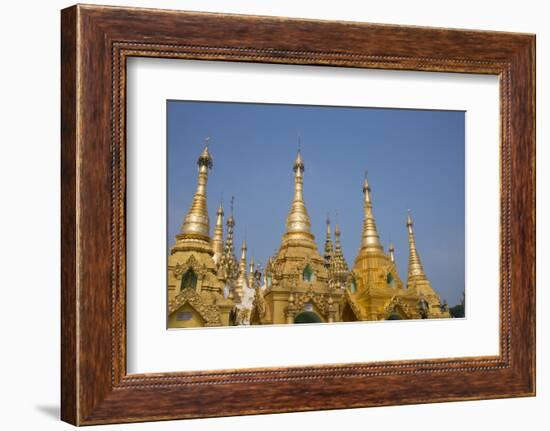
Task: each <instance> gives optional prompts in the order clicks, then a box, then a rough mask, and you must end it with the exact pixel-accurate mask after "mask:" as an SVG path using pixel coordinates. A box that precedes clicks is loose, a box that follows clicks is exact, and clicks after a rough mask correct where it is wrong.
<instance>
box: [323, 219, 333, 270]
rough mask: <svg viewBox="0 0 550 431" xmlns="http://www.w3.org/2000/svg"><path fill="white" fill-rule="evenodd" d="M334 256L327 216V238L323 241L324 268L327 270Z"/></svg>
mask: <svg viewBox="0 0 550 431" xmlns="http://www.w3.org/2000/svg"><path fill="white" fill-rule="evenodd" d="M333 254H334V246H333V245H332V236H331V233H330V219H329V218H328V216H327V238H326V239H325V255H324V256H323V257H324V259H325V266H326V267H327V268H328V267H329V265H330V260H331V259H332V255H333Z"/></svg>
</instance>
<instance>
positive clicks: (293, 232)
mask: <svg viewBox="0 0 550 431" xmlns="http://www.w3.org/2000/svg"><path fill="white" fill-rule="evenodd" d="M293 170H294V198H293V200H292V206H291V208H290V212H289V213H288V216H287V219H286V232H285V236H287V237H303V238H308V239H311V240H312V239H313V235H312V234H311V222H310V220H309V215H308V213H307V210H306V205H305V203H304V199H303V186H304V177H303V175H304V170H305V166H304V162H303V161H302V155H301V151H300V150H298V153H297V155H296V160H295V161H294V166H293Z"/></svg>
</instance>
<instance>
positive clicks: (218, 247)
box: [212, 202, 224, 264]
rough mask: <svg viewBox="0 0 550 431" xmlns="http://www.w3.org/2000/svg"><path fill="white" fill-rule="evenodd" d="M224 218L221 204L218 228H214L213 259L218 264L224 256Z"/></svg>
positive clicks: (217, 222) (217, 213)
mask: <svg viewBox="0 0 550 431" xmlns="http://www.w3.org/2000/svg"><path fill="white" fill-rule="evenodd" d="M223 216H224V213H223V204H222V202H220V206H219V207H218V211H217V212H216V227H215V228H214V236H213V238H212V249H213V250H214V256H213V259H214V262H216V264H218V263H219V262H220V259H221V258H222V255H223Z"/></svg>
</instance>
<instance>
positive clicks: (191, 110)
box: [167, 101, 465, 305]
mask: <svg viewBox="0 0 550 431" xmlns="http://www.w3.org/2000/svg"><path fill="white" fill-rule="evenodd" d="M167 115H168V120H167V128H168V129H167V141H168V142H167V145H168V151H167V155H168V178H167V181H168V232H167V240H168V247H171V246H172V245H173V244H174V236H175V235H176V234H177V232H178V231H179V228H180V226H181V223H182V221H183V218H184V216H185V214H186V212H187V210H188V208H189V206H190V204H191V201H192V198H193V193H194V191H195V187H196V177H197V166H196V159H197V157H198V155H199V153H200V152H201V151H202V149H203V146H204V138H205V137H206V136H210V137H211V141H210V142H211V143H210V150H211V153H212V156H213V158H214V167H213V169H212V171H211V172H210V176H209V182H208V209H209V214H210V228H211V231H212V230H213V227H214V223H215V216H216V209H217V207H218V205H219V202H220V199H222V197H223V201H224V207H225V210H226V215H227V214H228V213H229V201H230V199H231V196H235V220H236V227H235V237H236V254H237V257H238V256H239V255H240V245H241V243H242V241H243V239H244V238H245V237H246V240H247V243H248V252H249V256H250V255H253V256H254V258H255V260H256V261H257V262H258V261H260V262H261V263H265V262H266V261H267V258H268V257H269V256H270V255H273V254H274V252H275V250H276V249H277V248H278V246H279V244H280V240H281V235H282V234H283V233H284V229H285V220H286V216H287V213H288V210H289V209H290V204H291V201H292V195H293V181H294V177H293V172H292V164H293V162H294V158H295V156H296V151H297V147H298V135H300V137H301V148H302V157H303V160H304V163H305V174H304V200H305V203H306V206H307V209H308V212H309V215H310V218H311V224H312V231H313V234H314V235H315V238H316V241H317V244H318V246H319V251H320V252H321V254H322V251H323V245H324V240H325V228H326V225H325V219H326V217H327V213H328V214H329V215H330V218H331V220H332V221H333V222H335V221H336V220H338V221H339V224H340V228H341V231H342V246H343V250H344V255H345V257H346V260H347V262H348V265H349V266H350V267H352V266H353V261H354V259H355V256H356V255H357V252H358V250H359V244H360V240H361V227H362V218H363V194H362V183H363V178H364V172H365V170H368V178H369V183H370V186H371V189H372V199H373V209H374V215H375V218H376V223H377V226H378V233H379V234H380V238H381V241H382V243H383V244H384V246H385V248H386V249H387V246H388V243H389V241H390V240H391V241H393V243H394V245H395V249H396V250H395V254H396V261H397V267H398V271H399V274H400V276H401V278H402V279H403V281H404V282H405V281H406V278H407V262H408V242H407V230H406V227H405V222H406V216H407V210H408V209H410V210H411V215H412V217H413V219H414V222H415V226H414V229H415V235H416V243H417V248H418V251H419V253H420V257H421V260H422V263H423V265H424V269H425V271H426V273H427V275H428V277H429V279H430V280H431V282H432V286H433V287H434V288H435V289H436V290H437V291H438V292H439V294H440V295H441V297H442V298H443V299H446V300H447V301H448V302H449V304H450V305H454V304H456V303H458V302H459V301H460V298H461V296H462V292H463V290H464V277H465V271H464V268H465V260H464V247H465V241H464V238H465V230H464V229H465V227H464V209H465V207H464V202H465V200H464V199H465V189H464V187H465V183H464V180H465V178H464V168H465V165H464V157H465V154H464V112H461V111H431V110H410V109H378V108H345V107H344V108H343V107H324V106H302V105H269V104H241V103H214V102H186V101H168V105H167Z"/></svg>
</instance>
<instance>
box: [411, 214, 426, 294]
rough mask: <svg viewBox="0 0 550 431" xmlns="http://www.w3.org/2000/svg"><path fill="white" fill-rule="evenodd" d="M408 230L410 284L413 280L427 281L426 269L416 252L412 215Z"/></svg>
mask: <svg viewBox="0 0 550 431" xmlns="http://www.w3.org/2000/svg"><path fill="white" fill-rule="evenodd" d="M407 230H408V232H409V271H408V277H407V278H408V280H407V284H408V282H410V281H411V280H423V279H426V273H425V272H424V267H423V266H422V262H420V256H419V255H418V252H417V250H416V242H415V239H414V232H413V220H412V217H411V215H410V214H407Z"/></svg>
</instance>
